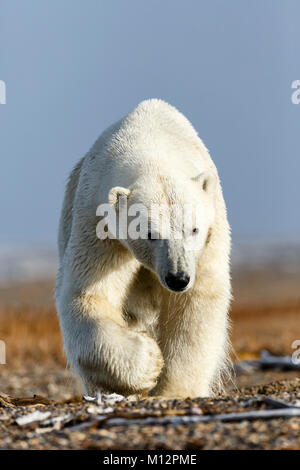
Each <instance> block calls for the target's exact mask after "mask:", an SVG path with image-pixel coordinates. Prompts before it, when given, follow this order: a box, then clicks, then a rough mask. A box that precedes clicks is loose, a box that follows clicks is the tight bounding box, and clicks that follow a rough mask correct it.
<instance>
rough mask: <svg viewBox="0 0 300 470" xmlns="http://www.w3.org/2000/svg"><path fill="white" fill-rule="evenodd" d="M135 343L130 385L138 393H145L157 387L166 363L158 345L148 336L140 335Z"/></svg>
mask: <svg viewBox="0 0 300 470" xmlns="http://www.w3.org/2000/svg"><path fill="white" fill-rule="evenodd" d="M134 343H135V344H134V348H135V352H134V357H133V358H131V361H132V365H133V367H132V370H131V373H130V375H131V377H130V378H129V383H131V385H132V387H133V388H134V389H135V392H136V393H144V392H147V391H149V390H151V389H152V388H153V387H155V385H156V383H157V380H158V377H159V374H160V373H161V370H162V367H163V363H164V361H163V357H162V353H161V350H160V348H159V346H158V344H157V343H156V341H155V340H154V339H152V338H150V337H149V336H148V335H147V334H144V333H139V334H138V335H137V337H136V339H135V341H134Z"/></svg>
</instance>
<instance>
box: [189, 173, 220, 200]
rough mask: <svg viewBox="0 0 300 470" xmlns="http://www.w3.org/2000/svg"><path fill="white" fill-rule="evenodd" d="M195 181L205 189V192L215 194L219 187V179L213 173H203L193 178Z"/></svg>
mask: <svg viewBox="0 0 300 470" xmlns="http://www.w3.org/2000/svg"><path fill="white" fill-rule="evenodd" d="M192 180H193V181H197V183H199V184H200V185H201V187H202V189H203V191H205V192H207V193H209V194H213V193H214V192H215V190H216V186H217V178H216V176H215V175H214V174H213V173H212V172H211V171H203V172H202V173H200V174H199V175H197V176H194V177H193V178H192Z"/></svg>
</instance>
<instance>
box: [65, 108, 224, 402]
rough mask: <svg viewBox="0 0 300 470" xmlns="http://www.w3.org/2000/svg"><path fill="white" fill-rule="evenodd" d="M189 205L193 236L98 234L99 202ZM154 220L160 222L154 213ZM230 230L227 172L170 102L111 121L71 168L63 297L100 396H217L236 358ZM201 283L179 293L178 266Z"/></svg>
mask: <svg viewBox="0 0 300 470" xmlns="http://www.w3.org/2000/svg"><path fill="white" fill-rule="evenodd" d="M119 196H123V197H126V198H127V201H128V206H129V207H130V206H131V205H132V204H134V203H143V204H144V205H145V206H146V207H149V208H150V206H151V204H152V203H160V204H165V205H167V206H170V205H172V204H177V205H179V206H182V207H183V206H184V205H185V204H186V203H188V204H192V205H193V206H195V207H197V208H199V209H201V214H202V219H201V226H200V227H199V230H198V232H199V233H198V234H197V237H198V238H197V249H196V250H194V251H190V250H188V249H187V246H188V243H189V241H190V240H191V237H192V236H193V227H192V226H191V227H189V229H188V231H187V232H186V233H185V234H184V236H183V239H182V240H175V239H174V238H173V237H172V236H171V237H170V239H169V240H165V241H163V242H160V241H158V240H141V239H139V240H131V239H128V240H118V239H115V240H110V239H107V240H99V239H98V238H97V237H96V226H97V223H98V222H99V217H97V216H96V209H97V206H98V205H99V204H103V203H108V201H109V202H110V203H111V204H112V205H114V206H115V209H116V211H117V210H118V201H119ZM154 222H155V221H154ZM229 253H230V230H229V225H228V222H227V217H226V208H225V203H224V200H223V196H222V190H221V185H220V181H219V178H218V174H217V170H216V168H215V165H214V164H213V162H212V160H211V158H210V156H209V153H208V151H207V149H206V148H205V146H204V145H203V143H202V141H201V140H200V139H199V137H198V135H197V133H196V131H195V130H194V128H193V127H192V125H191V124H190V123H189V121H188V120H187V119H186V118H185V117H184V116H183V115H182V114H181V113H179V112H178V111H177V110H176V109H175V108H173V107H172V106H170V105H168V104H167V103H165V102H163V101H161V100H148V101H144V102H142V103H141V104H140V105H139V106H138V107H137V108H136V109H135V110H134V111H132V112H131V113H129V114H128V115H127V116H126V117H125V118H124V119H122V120H120V121H119V122H117V123H116V124H114V125H113V126H111V127H110V128H109V129H107V130H106V131H105V132H104V133H103V134H102V135H101V136H100V138H99V139H98V140H97V141H96V143H95V144H94V146H93V147H92V148H91V150H90V151H89V152H88V153H87V155H86V156H85V157H84V158H83V159H82V160H80V162H79V163H78V165H77V166H76V167H75V168H74V170H73V172H72V173H71V175H70V179H69V182H68V184H67V189H66V194H65V199H64V203H63V208H62V214H61V219H60V227H59V255H60V268H59V273H58V278H57V287H56V300H57V310H58V313H59V317H60V324H61V329H62V332H63V337H64V345H65V350H66V354H67V358H68V360H69V362H70V364H71V366H72V367H73V368H74V370H75V372H76V373H77V374H78V375H79V377H80V378H81V380H82V382H83V385H84V388H85V390H86V391H87V392H88V393H89V394H93V393H95V392H97V391H106V392H117V393H122V394H124V395H132V394H137V393H145V392H149V391H150V393H151V394H152V395H163V396H168V397H186V396H208V395H211V394H212V393H214V392H215V391H216V390H217V389H218V386H219V385H220V383H221V378H222V375H223V373H224V371H226V370H227V363H228V344H229V343H228V334H227V330H228V319H227V312H228V308H229V303H230V296H231V294H230V274H229ZM178 270H181V271H184V272H186V273H188V274H189V276H190V283H189V285H188V286H187V289H186V290H185V291H184V292H182V293H175V292H171V291H170V290H169V288H168V286H167V284H166V281H165V278H166V274H167V273H168V272H170V271H171V272H176V271H178Z"/></svg>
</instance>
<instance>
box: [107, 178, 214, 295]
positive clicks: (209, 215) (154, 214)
mask: <svg viewBox="0 0 300 470" xmlns="http://www.w3.org/2000/svg"><path fill="white" fill-rule="evenodd" d="M216 185H217V176H216V175H215V174H214V173H213V172H211V171H205V172H202V173H200V174H199V175H197V176H196V177H194V178H187V177H184V176H183V175H180V177H178V175H177V177H170V175H168V176H159V177H157V176H156V177H155V178H153V177H149V178H147V177H144V176H143V177H142V178H140V179H138V180H137V181H136V182H135V184H133V185H132V186H131V187H129V188H123V187H114V188H112V189H111V190H110V192H109V203H110V204H111V205H113V207H114V208H115V211H116V214H117V216H118V224H117V230H116V232H115V234H114V236H115V237H117V238H118V239H119V240H120V242H121V243H122V244H123V245H124V246H125V247H126V248H127V249H128V250H129V251H130V252H131V253H132V254H133V256H135V258H136V259H137V260H138V261H139V262H140V263H141V264H142V265H143V266H145V267H146V268H147V269H150V270H151V271H152V272H154V273H155V274H156V276H157V277H158V279H159V281H160V283H161V284H162V286H163V287H165V288H166V289H168V290H170V291H172V292H184V291H187V290H188V289H190V288H191V287H192V286H193V284H194V281H195V274H196V266H197V263H198V262H199V260H200V257H201V254H202V253H203V250H204V249H205V246H206V244H207V242H208V239H209V237H210V232H211V230H212V226H213V223H214V219H215V192H216Z"/></svg>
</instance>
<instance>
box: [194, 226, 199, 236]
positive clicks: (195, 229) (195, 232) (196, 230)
mask: <svg viewBox="0 0 300 470" xmlns="http://www.w3.org/2000/svg"><path fill="white" fill-rule="evenodd" d="M197 233H199V229H198V228H196V227H195V228H193V235H197Z"/></svg>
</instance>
